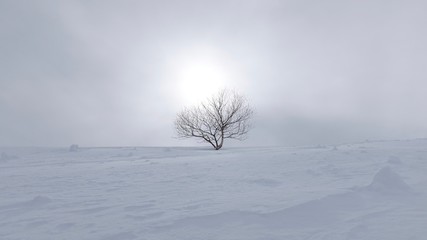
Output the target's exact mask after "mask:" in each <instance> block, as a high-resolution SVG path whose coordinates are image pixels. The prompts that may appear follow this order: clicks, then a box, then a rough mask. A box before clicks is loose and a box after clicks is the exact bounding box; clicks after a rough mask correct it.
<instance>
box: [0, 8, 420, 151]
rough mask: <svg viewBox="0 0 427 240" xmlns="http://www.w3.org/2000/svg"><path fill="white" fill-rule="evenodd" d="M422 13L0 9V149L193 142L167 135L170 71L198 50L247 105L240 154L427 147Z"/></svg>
mask: <svg viewBox="0 0 427 240" xmlns="http://www.w3.org/2000/svg"><path fill="white" fill-rule="evenodd" d="M426 8H427V4H426V3H424V2H423V1H386V0H377V1H338V0H328V1H273V0H270V1H243V0H239V1H130V0H129V1H120V2H118V1H48V0H46V1H24V0H22V1H19V0H18V1H8V0H6V1H2V2H1V3H0V38H1V39H2V40H1V43H2V44H1V45H0V52H1V54H0V113H1V118H0V145H68V144H71V143H79V144H81V145H92V146H93V145H182V144H184V145H185V144H194V142H192V141H183V142H182V141H178V140H176V139H174V138H173V136H174V132H173V126H172V122H173V119H174V116H175V113H176V112H177V111H179V110H180V109H181V108H182V106H183V105H185V102H184V101H182V99H181V97H182V96H180V95H179V94H177V93H176V92H177V86H179V84H180V83H179V80H178V78H175V76H174V75H173V74H174V72H173V71H171V69H170V66H169V65H170V63H171V62H173V63H175V62H179V61H180V60H179V59H180V58H179V57H177V56H186V55H189V56H191V53H190V52H191V51H193V50H194V49H197V46H208V47H209V49H210V50H209V51H210V52H209V54H214V55H215V56H219V59H220V61H221V63H222V64H223V65H226V66H230V67H232V68H233V71H234V73H236V75H235V78H234V79H233V80H231V81H229V82H226V85H227V86H230V87H234V88H236V89H238V90H240V91H241V92H243V93H245V94H246V95H247V96H248V98H249V99H250V101H251V103H252V105H253V106H254V107H255V108H256V112H257V116H256V119H255V124H254V125H255V129H254V130H253V132H252V133H251V138H250V139H249V140H248V142H247V144H251V145H260V144H275V145H279V144H285V145H297V144H314V143H338V142H346V141H359V140H364V139H368V138H370V139H389V138H413V137H425V136H426V133H427V126H426V124H425V123H426V122H427V112H425V111H424V109H423V103H424V102H426V101H427V95H426V94H425V89H427V81H426V76H427V72H426V71H427V70H426V69H427V68H426V67H425V63H426V62H427V61H426V60H427V59H426V58H427V57H426V56H427V49H426V48H427V47H426V45H425V42H427V30H426V28H425V26H426V24H427V17H426V16H425V14H424V13H425V10H427V9H426ZM195 46H196V47H195ZM192 49H193V50H192ZM237 145H238V144H237Z"/></svg>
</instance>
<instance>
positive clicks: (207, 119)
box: [175, 89, 253, 150]
mask: <svg viewBox="0 0 427 240" xmlns="http://www.w3.org/2000/svg"><path fill="white" fill-rule="evenodd" d="M252 115H253V110H252V109H251V108H250V106H249V104H248V103H247V101H246V99H245V98H244V97H243V96H242V95H239V94H238V93H236V92H234V91H229V90H225V89H224V90H222V91H220V92H218V93H217V94H216V95H214V96H213V97H211V98H209V99H208V100H207V101H206V102H203V103H201V104H200V105H199V106H195V107H192V108H186V109H184V110H183V111H181V112H180V113H178V115H177V117H176V120H175V129H176V132H177V134H178V137H181V138H192V137H194V138H200V139H202V140H203V141H206V142H208V143H210V144H211V145H212V146H213V147H214V148H215V150H219V149H220V148H221V147H222V145H223V144H224V139H226V138H232V139H238V140H244V139H245V136H246V134H247V133H248V131H249V129H250V120H251V118H252Z"/></svg>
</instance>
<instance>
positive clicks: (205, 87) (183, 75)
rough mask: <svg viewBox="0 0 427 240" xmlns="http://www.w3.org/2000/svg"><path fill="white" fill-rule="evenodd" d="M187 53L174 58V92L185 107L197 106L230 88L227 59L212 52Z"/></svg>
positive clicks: (230, 78) (229, 72)
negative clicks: (220, 91)
mask: <svg viewBox="0 0 427 240" xmlns="http://www.w3.org/2000/svg"><path fill="white" fill-rule="evenodd" d="M204 50H205V51H202V50H200V49H198V51H194V52H191V51H188V52H186V54H183V55H181V56H177V57H176V58H174V64H173V68H172V75H173V78H174V81H175V84H174V85H175V89H174V92H176V93H177V95H178V98H179V99H180V101H182V102H183V103H184V104H186V105H194V104H198V103H199V102H200V101H203V100H205V99H206V98H208V97H210V96H211V95H212V94H214V93H216V92H218V91H219V90H221V89H223V88H227V87H230V85H231V81H232V76H231V73H232V71H231V70H230V67H229V66H227V59H226V58H225V57H222V56H220V55H219V54H218V53H216V52H212V51H206V49H204Z"/></svg>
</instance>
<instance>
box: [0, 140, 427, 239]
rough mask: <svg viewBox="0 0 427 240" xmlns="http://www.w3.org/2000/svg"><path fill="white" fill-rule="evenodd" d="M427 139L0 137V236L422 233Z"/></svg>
mask: <svg viewBox="0 0 427 240" xmlns="http://www.w3.org/2000/svg"><path fill="white" fill-rule="evenodd" d="M426 149H427V140H423V139H419V140H411V141H389V142H365V143H358V144H351V145H350V144H347V145H339V146H323V145H319V146H315V147H299V148H297V147H295V148H284V147H274V148H266V147H264V148H235V149H224V150H221V151H211V150H208V149H203V148H144V147H128V148H125V147H123V148H82V147H80V148H79V147H77V148H76V149H75V150H76V151H71V147H70V148H62V149H61V148H0V152H1V153H2V154H1V158H0V159H1V161H0V169H1V170H0V192H1V198H0V239H2V240H12V239H13V240H16V239H22V240H27V239H34V240H45V239H83V240H84V239H87V240H89V239H90V240H92V239H95V240H97V239H99V240H101V239H102V240H104V239H106V240H127V239H130V240H133V239H140V240H146V239H156V240H157V239H159V240H162V239H203V240H208V239H237V240H239V239H242V240H243V239H245V240H247V239H249V240H250V239H263V240H266V239H269V240H275V239H277V240H278V239H324V240H334V239H350V240H356V239H358V240H360V239H391V240H401V239H412V240H416V239H419V240H421V239H426V236H427V229H426V227H425V226H427V204H426V202H427V187H426V186H427V175H426V174H425V173H426V172H427V161H426V160H427V150H426Z"/></svg>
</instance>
